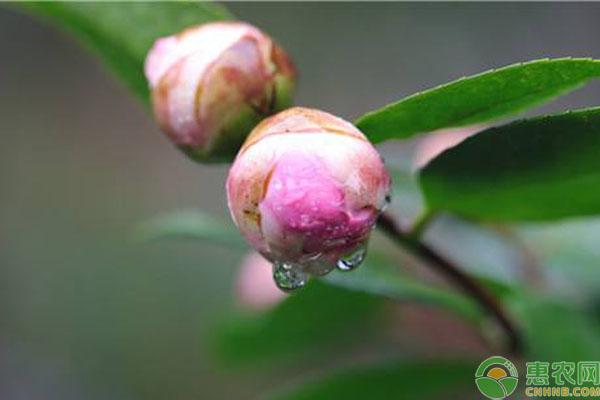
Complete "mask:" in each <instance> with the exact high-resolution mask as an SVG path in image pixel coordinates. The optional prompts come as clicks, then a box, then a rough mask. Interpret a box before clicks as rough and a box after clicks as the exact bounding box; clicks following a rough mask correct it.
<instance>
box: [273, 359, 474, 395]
mask: <svg viewBox="0 0 600 400" xmlns="http://www.w3.org/2000/svg"><path fill="white" fill-rule="evenodd" d="M476 368H477V362H472V363H470V362H464V361H436V362H429V363H427V362H396V363H394V364H387V365H379V366H372V367H368V368H362V369H355V370H350V371H345V372H341V373H338V374H336V375H333V376H329V377H326V378H323V379H321V380H317V381H313V382H310V383H308V384H305V385H304V386H302V387H299V388H296V389H294V390H291V391H288V392H284V393H282V394H278V395H275V396H272V397H269V398H271V399H276V400H304V399H306V400H308V399H310V400H321V399H323V400H330V399H344V400H354V399H356V400H363V399H370V400H388V399H402V400H426V399H447V398H458V397H456V396H458V395H461V396H460V398H465V399H466V398H472V397H473V396H474V395H475V393H474V387H475V386H474V380H473V374H474V371H475V369H476ZM473 398H475V397H473Z"/></svg>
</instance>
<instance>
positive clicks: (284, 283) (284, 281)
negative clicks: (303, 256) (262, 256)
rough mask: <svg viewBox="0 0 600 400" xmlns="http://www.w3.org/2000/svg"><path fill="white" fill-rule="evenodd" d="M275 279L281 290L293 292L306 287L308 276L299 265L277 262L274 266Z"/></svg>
mask: <svg viewBox="0 0 600 400" xmlns="http://www.w3.org/2000/svg"><path fill="white" fill-rule="evenodd" d="M273 279H274V280H275V284H276V285H277V287H278V288H279V289H281V290H283V291H285V292H291V291H292V290H296V289H300V288H301V287H302V286H304V285H306V282H307V281H308V275H307V274H306V273H305V272H304V271H303V270H302V269H301V268H300V266H298V265H295V264H290V263H284V262H276V263H274V264H273Z"/></svg>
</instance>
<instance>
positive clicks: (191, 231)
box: [135, 210, 247, 249]
mask: <svg viewBox="0 0 600 400" xmlns="http://www.w3.org/2000/svg"><path fill="white" fill-rule="evenodd" d="M135 237H136V238H137V239H139V240H142V241H149V240H158V239H197V240H205V241H209V242H213V243H216V244H220V245H224V246H228V247H233V248H241V249H245V248H247V245H246V244H245V242H244V240H243V238H242V236H241V235H240V233H239V232H238V231H237V229H235V227H234V226H233V225H228V224H226V223H225V222H223V221H220V220H218V219H216V218H213V217H211V216H210V215H207V214H204V213H203V212H201V211H195V210H183V211H177V212H173V213H170V214H165V215H160V216H158V217H155V218H153V219H151V220H149V221H147V222H145V223H143V224H141V225H140V226H138V227H137V229H136V231H135Z"/></svg>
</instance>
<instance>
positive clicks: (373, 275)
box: [324, 254, 482, 321]
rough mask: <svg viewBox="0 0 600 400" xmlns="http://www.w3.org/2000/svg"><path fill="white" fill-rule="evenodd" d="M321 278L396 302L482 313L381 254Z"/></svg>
mask: <svg viewBox="0 0 600 400" xmlns="http://www.w3.org/2000/svg"><path fill="white" fill-rule="evenodd" d="M324 280H325V281H326V282H328V283H330V284H332V285H336V286H340V287H344V288H347V289H350V290H354V291H359V292H365V293H371V294H375V295H378V296H383V297H386V298H388V299H391V300H394V301H400V302H417V303H421V304H429V305H432V306H436V307H442V308H445V309H447V310H449V311H452V312H454V313H456V314H457V315H459V316H461V317H463V318H465V319H467V320H470V321H477V320H479V319H480V318H481V316H482V313H481V310H480V309H479V308H478V306H477V305H476V304H475V303H473V302H472V301H471V300H470V299H469V298H467V297H465V296H463V295H462V294H460V293H457V292H454V291H450V290H447V289H443V288H440V287H436V286H434V285H432V284H430V283H424V282H419V281H416V280H415V278H414V277H412V276H410V275H408V274H407V273H402V272H401V270H400V268H399V267H398V266H394V265H393V264H391V263H390V262H389V261H387V260H384V259H382V258H381V257H375V255H374V254H371V255H369V257H368V258H367V260H366V261H365V264H364V265H362V266H361V267H360V268H358V269H357V270H356V271H352V272H351V273H347V274H343V273H335V272H334V273H331V274H329V275H327V276H326V277H325V278H324Z"/></svg>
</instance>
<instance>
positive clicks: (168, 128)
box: [145, 22, 296, 161]
mask: <svg viewBox="0 0 600 400" xmlns="http://www.w3.org/2000/svg"><path fill="white" fill-rule="evenodd" d="M145 73H146V77H147V79H148V82H149V84H150V88H151V90H152V103H153V107H154V114H155V116H156V119H157V121H158V123H159V125H160V127H161V128H162V130H163V131H164V132H165V133H166V134H167V136H168V137H169V138H170V139H171V141H172V142H173V143H175V145H176V146H177V147H179V148H181V149H182V150H183V151H184V152H186V153H187V154H188V155H190V156H191V157H192V158H194V159H196V160H198V161H227V160H231V159H232V158H233V156H234V155H235V154H236V152H237V151H238V149H239V146H240V145H241V144H242V143H243V141H244V139H245V138H246V136H247V135H248V133H249V132H250V131H251V130H252V128H253V127H254V126H256V124H257V123H258V122H260V121H261V120H262V119H263V118H265V117H266V116H269V115H271V114H273V113H275V112H276V111H279V110H281V109H284V108H286V107H288V106H289V105H290V103H291V97H292V92H293V90H294V83H295V76H296V72H295V69H294V66H293V65H292V63H291V61H290V59H289V58H288V57H287V55H286V54H285V53H284V52H283V50H281V48H280V47H279V46H277V44H275V43H274V42H273V40H272V39H271V38H270V37H269V36H267V35H265V34H264V33H263V32H261V31H260V30H259V29H257V28H255V27H253V26H252V25H249V24H247V23H243V22H215V23H208V24H204V25H200V26H196V27H192V28H189V29H187V30H185V31H183V32H181V33H179V34H177V35H173V36H168V37H164V38H161V39H158V40H157V41H156V42H155V43H154V46H153V47H152V49H151V50H150V52H149V53H148V56H147V58H146V63H145Z"/></svg>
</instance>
